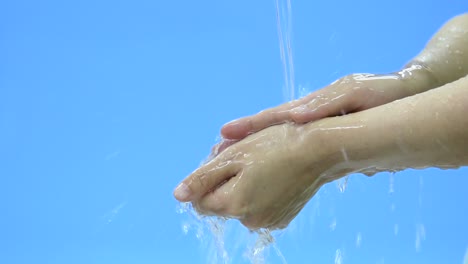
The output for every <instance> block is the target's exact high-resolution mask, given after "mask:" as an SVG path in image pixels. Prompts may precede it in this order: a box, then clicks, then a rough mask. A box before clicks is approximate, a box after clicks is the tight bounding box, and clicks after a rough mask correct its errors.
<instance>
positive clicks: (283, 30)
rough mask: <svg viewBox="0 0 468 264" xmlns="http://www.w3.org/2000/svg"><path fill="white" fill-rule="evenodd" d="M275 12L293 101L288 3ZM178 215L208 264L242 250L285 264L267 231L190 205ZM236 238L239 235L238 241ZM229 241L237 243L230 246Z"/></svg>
mask: <svg viewBox="0 0 468 264" xmlns="http://www.w3.org/2000/svg"><path fill="white" fill-rule="evenodd" d="M275 8H276V22H277V30H278V39H279V49H280V59H281V64H282V67H283V75H284V84H283V93H284V98H285V101H289V100H294V99H295V97H296V95H295V86H294V62H293V54H292V39H291V37H292V12H291V1H290V0H275ZM177 211H178V213H181V214H185V215H188V216H189V219H187V220H186V221H185V222H184V223H183V224H182V231H183V232H184V234H188V233H191V232H194V233H195V236H196V238H197V239H198V240H199V241H200V243H201V244H202V245H204V246H206V247H207V248H206V250H207V253H208V255H207V261H208V263H223V264H228V263H235V261H236V253H237V252H238V251H239V248H241V247H245V249H244V250H243V254H242V255H243V258H244V259H246V260H247V261H248V262H250V263H252V264H264V263H267V262H266V258H267V257H268V256H269V254H268V253H269V250H270V249H273V251H274V253H275V255H276V257H277V258H278V260H279V262H281V263H283V264H286V263H287V261H286V259H285V257H284V256H283V254H282V253H281V251H280V249H279V248H278V247H277V246H276V244H275V235H274V234H273V232H271V231H270V230H268V229H261V230H258V231H255V232H251V231H247V232H245V228H243V227H239V225H240V224H239V223H237V221H236V223H235V224H234V225H232V223H230V221H228V220H227V219H223V218H220V217H206V216H200V215H199V214H198V213H196V211H195V210H194V209H193V208H192V206H191V204H190V203H182V204H180V205H179V208H178V210H177ZM239 228H243V229H244V232H242V231H240V230H239ZM233 232H234V233H237V237H235V238H231V236H232V235H231V233H233ZM239 234H241V235H240V237H239ZM228 237H229V239H228ZM232 241H236V242H233V243H231V242H232ZM243 245H244V246H243ZM245 245H247V246H245ZM237 262H238V261H237ZM237 262H236V263H237Z"/></svg>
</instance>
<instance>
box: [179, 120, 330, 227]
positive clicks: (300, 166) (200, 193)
mask: <svg viewBox="0 0 468 264" xmlns="http://www.w3.org/2000/svg"><path fill="white" fill-rule="evenodd" d="M303 137H304V134H303V132H301V127H300V126H298V125H293V124H283V125H277V126H272V127H269V128H267V129H264V130H262V131H260V132H258V133H256V134H253V135H250V136H249V137H247V138H245V139H244V140H242V141H240V142H237V143H236V144H234V145H232V146H230V147H228V148H227V149H226V150H225V151H223V152H222V153H220V155H218V156H217V157H215V158H214V159H212V160H211V161H209V162H208V163H206V164H205V165H203V166H202V167H200V168H199V169H197V170H195V171H194V172H193V173H192V174H191V175H190V176H188V177H187V178H186V179H185V180H183V182H182V183H181V184H180V185H179V187H177V188H176V190H175V192H174V195H175V197H176V198H177V199H178V200H179V201H182V202H188V201H191V202H192V203H193V205H194V207H195V208H196V209H197V210H198V211H199V212H200V213H202V214H205V215H218V216H226V217H231V218H237V219H239V220H240V221H241V222H242V223H243V224H244V225H245V226H247V227H248V228H250V229H258V228H272V229H276V228H284V227H286V226H287V225H288V224H289V222H290V221H291V220H292V219H293V218H294V217H295V216H296V215H297V214H298V213H299V211H300V210H301V209H302V208H303V206H304V205H305V204H306V202H307V201H308V200H309V199H310V197H312V195H313V194H314V193H315V192H316V191H317V190H318V189H319V188H320V186H322V185H323V184H324V183H325V182H327V180H326V179H324V178H322V177H320V175H321V174H322V173H323V172H324V171H325V169H326V166H325V164H327V162H324V161H325V160H326V158H327V155H326V154H325V153H326V151H325V149H326V147H324V145H325V144H324V143H323V142H322V141H321V140H320V137H319V136H318V135H317V137H316V139H317V140H315V141H314V142H315V143H312V144H311V143H309V144H308V145H307V148H308V149H309V150H310V148H313V149H316V151H314V157H310V155H306V154H305V146H304V142H303V139H302V138H303Z"/></svg>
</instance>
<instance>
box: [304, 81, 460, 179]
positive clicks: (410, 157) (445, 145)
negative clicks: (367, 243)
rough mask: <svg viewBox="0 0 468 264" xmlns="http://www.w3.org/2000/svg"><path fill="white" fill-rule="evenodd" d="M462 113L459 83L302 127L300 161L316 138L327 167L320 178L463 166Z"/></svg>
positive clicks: (308, 151) (310, 151)
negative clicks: (320, 142)
mask: <svg viewBox="0 0 468 264" xmlns="http://www.w3.org/2000/svg"><path fill="white" fill-rule="evenodd" d="M467 113H468V77H465V78H462V79H459V80H458V81H456V82H452V83H450V84H447V85H445V86H443V87H440V88H437V89H433V90H431V91H428V92H425V93H421V94H417V95H414V96H411V97H406V98H404V99H402V100H398V101H394V102H392V103H389V104H386V105H382V106H379V107H375V108H372V109H369V110H366V111H361V112H357V113H354V114H349V115H345V116H340V117H333V118H327V119H323V120H320V121H317V122H314V123H310V124H307V125H305V127H304V128H303V129H304V130H305V131H309V132H312V131H314V132H313V133H306V134H307V135H306V136H305V138H304V140H305V142H304V144H303V145H304V155H305V156H307V155H312V153H313V152H314V150H313V149H307V145H308V143H307V142H308V141H310V140H316V139H315V138H316V137H317V135H319V136H320V138H321V140H322V141H323V142H324V143H323V147H325V148H327V149H328V156H329V158H328V160H331V161H332V162H331V163H330V164H331V165H330V168H329V169H328V170H327V171H326V173H325V174H326V175H328V176H329V177H334V178H339V177H342V176H344V175H346V174H349V173H353V172H364V173H366V174H373V173H375V172H378V171H398V170H403V169H406V168H426V167H441V168H447V167H459V166H464V165H468V117H467V116H466V115H467ZM317 131H318V132H319V133H318V134H317V133H316V132H317ZM315 151H316V150H315ZM334 178H331V179H330V180H333V179H334Z"/></svg>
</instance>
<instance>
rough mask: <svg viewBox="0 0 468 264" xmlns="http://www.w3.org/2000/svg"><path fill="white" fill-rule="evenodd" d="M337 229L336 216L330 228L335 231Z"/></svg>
mask: <svg viewBox="0 0 468 264" xmlns="http://www.w3.org/2000/svg"><path fill="white" fill-rule="evenodd" d="M335 229H336V218H333V220H332V222H331V223H330V230H331V231H335Z"/></svg>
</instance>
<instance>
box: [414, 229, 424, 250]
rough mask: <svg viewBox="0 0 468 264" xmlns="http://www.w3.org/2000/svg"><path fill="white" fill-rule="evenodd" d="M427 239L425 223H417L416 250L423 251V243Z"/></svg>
mask: <svg viewBox="0 0 468 264" xmlns="http://www.w3.org/2000/svg"><path fill="white" fill-rule="evenodd" d="M425 239H426V228H425V227H424V225H423V224H417V225H416V241H415V247H416V252H419V251H421V243H422V241H423V240H425Z"/></svg>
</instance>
